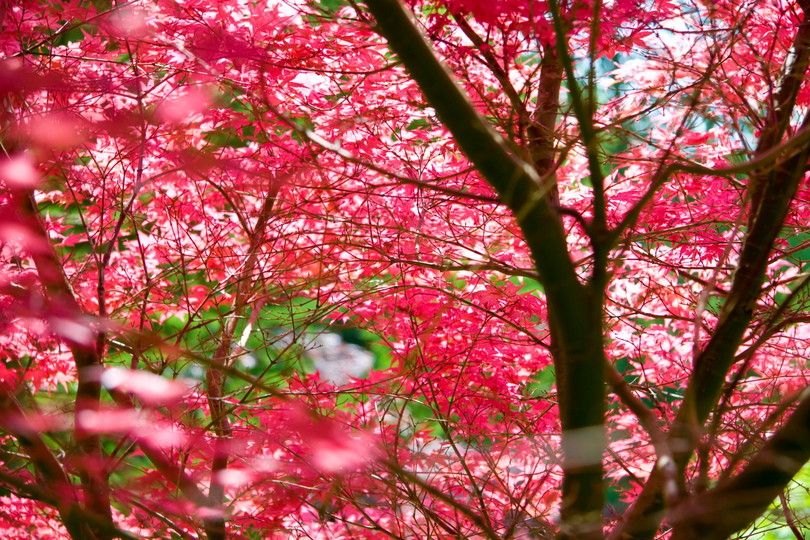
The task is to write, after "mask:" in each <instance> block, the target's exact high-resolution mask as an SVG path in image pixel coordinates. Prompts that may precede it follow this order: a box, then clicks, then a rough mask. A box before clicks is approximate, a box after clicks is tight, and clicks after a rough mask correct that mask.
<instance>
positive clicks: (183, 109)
mask: <svg viewBox="0 0 810 540" xmlns="http://www.w3.org/2000/svg"><path fill="white" fill-rule="evenodd" d="M210 103H211V95H210V93H209V92H207V91H206V90H205V89H203V88H191V89H189V90H188V91H187V92H186V93H185V94H184V95H182V96H179V97H175V98H172V99H170V100H168V101H165V102H163V103H162V104H161V105H160V107H158V110H157V113H156V114H157V117H158V119H159V120H161V121H162V122H166V123H169V124H176V123H180V122H183V121H185V120H186V119H188V118H189V117H190V116H193V115H195V114H197V113H200V112H202V111H204V110H205V109H206V108H207V107H208V105H210Z"/></svg>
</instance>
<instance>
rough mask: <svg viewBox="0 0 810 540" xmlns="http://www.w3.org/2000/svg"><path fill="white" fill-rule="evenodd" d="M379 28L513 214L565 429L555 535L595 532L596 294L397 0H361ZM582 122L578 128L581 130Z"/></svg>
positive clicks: (524, 177) (558, 230)
mask: <svg viewBox="0 0 810 540" xmlns="http://www.w3.org/2000/svg"><path fill="white" fill-rule="evenodd" d="M367 4H368V6H369V9H370V11H371V13H372V14H373V15H374V17H375V19H376V20H377V23H378V25H379V30H380V32H381V33H382V34H383V35H384V36H385V38H386V39H387V40H388V43H389V45H390V46H391V48H392V49H393V51H394V52H395V53H396V54H397V55H398V56H399V58H400V60H401V61H402V64H403V65H404V66H405V67H406V68H407V69H408V71H409V72H410V74H411V76H412V77H413V78H414V80H415V81H416V82H417V84H418V85H419V87H420V88H421V90H422V92H423V93H424V95H425V97H426V98H427V100H428V102H429V103H430V105H431V106H433V108H434V109H435V110H436V113H437V115H438V116H439V118H440V119H441V120H442V122H443V123H444V124H445V125H446V126H447V128H448V129H449V130H450V132H451V133H452V134H453V136H454V137H455V140H456V142H457V143H458V145H459V147H460V148H461V150H462V151H463V152H464V153H465V154H466V156H467V157H468V158H469V159H470V161H472V163H473V164H474V165H475V167H476V168H477V169H478V171H479V172H480V173H481V175H482V176H483V177H484V178H485V179H486V180H487V181H488V182H489V183H490V185H492V187H493V188H495V190H496V191H497V192H498V194H499V196H500V199H501V201H502V202H503V203H504V204H505V205H507V206H508V207H509V208H510V209H511V210H512V212H513V213H514V214H515V216H516V217H517V220H518V222H519V224H520V226H521V229H522V231H523V234H524V236H525V240H526V243H527V244H528V246H529V249H530V251H531V253H532V257H533V259H534V262H535V265H536V267H537V270H538V274H539V276H540V281H541V282H542V283H543V286H544V288H545V292H546V298H547V300H548V310H549V318H550V327H551V328H552V330H555V331H554V332H553V333H554V338H555V339H554V342H555V347H554V348H553V354H554V359H555V365H556V373H557V388H558V391H559V398H560V416H561V422H562V427H563V437H562V447H563V472H564V474H563V494H562V501H563V504H562V509H561V516H562V526H561V527H562V536H563V537H564V538H574V537H576V538H580V539H590V538H594V539H595V538H601V536H602V532H601V528H602V524H601V520H602V505H603V488H604V480H603V477H602V454H603V451H604V448H605V440H604V439H605V437H604V425H603V422H604V409H605V384H604V370H603V369H602V367H603V364H604V351H603V349H602V321H601V310H602V300H601V299H602V291H601V290H597V289H596V288H592V287H586V286H583V285H582V284H580V282H579V280H578V277H577V275H576V273H575V271H574V265H573V263H572V261H571V258H570V256H569V253H568V246H567V242H566V237H565V232H564V229H563V227H562V221H561V219H560V216H559V214H558V213H557V211H556V209H555V208H554V206H553V205H552V203H551V201H550V200H549V198H548V197H546V196H545V195H546V192H545V190H544V187H543V186H542V185H541V178H540V175H539V174H538V172H537V171H536V170H535V169H534V168H533V167H532V166H531V165H529V164H528V163H526V162H524V161H523V160H521V159H519V158H518V157H517V156H515V155H514V154H512V153H511V152H510V150H509V148H508V147H507V145H506V144H505V142H504V141H503V138H502V137H501V136H500V135H498V134H497V133H495V132H494V131H493V130H492V128H491V127H490V126H489V125H488V124H487V123H486V122H485V121H484V120H483V118H482V117H481V116H480V115H479V114H478V113H477V112H476V110H475V109H474V108H473V106H472V105H471V104H470V102H469V100H468V99H467V98H466V97H465V95H464V93H463V92H462V91H461V90H460V89H459V87H458V85H457V84H456V83H455V82H454V80H453V77H452V76H451V75H450V73H449V72H448V71H447V69H446V68H445V67H444V66H442V64H441V63H440V62H439V61H438V59H437V58H436V56H435V54H434V53H433V51H432V50H431V47H430V45H429V44H428V43H427V42H426V41H425V39H424V37H423V36H422V35H421V34H420V33H419V30H418V29H417V27H416V25H415V24H414V22H413V21H412V20H411V17H410V15H409V13H408V12H407V11H406V10H405V9H404V8H403V7H402V5H401V4H400V2H398V1H397V0H367ZM583 129H586V128H585V127H583Z"/></svg>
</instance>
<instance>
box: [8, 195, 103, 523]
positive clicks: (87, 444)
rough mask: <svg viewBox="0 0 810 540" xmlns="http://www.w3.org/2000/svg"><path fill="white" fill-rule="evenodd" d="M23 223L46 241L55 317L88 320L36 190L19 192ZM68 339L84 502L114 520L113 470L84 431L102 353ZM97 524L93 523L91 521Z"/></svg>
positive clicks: (40, 257) (44, 274)
mask: <svg viewBox="0 0 810 540" xmlns="http://www.w3.org/2000/svg"><path fill="white" fill-rule="evenodd" d="M15 195H16V198H17V207H18V208H19V211H20V214H21V215H20V221H21V222H22V223H24V224H25V225H26V226H27V227H28V228H29V230H31V231H32V233H33V234H34V236H35V238H37V240H39V243H40V244H41V245H38V246H37V247H36V248H35V249H32V250H31V258H32V259H33V260H34V265H35V266H36V269H37V273H38V274H39V279H40V282H41V283H42V286H43V288H44V290H45V293H46V296H47V299H48V309H49V311H50V315H51V316H52V317H54V318H55V319H57V320H58V319H65V320H68V321H71V322H73V323H76V324H84V322H83V321H81V318H82V317H83V316H84V313H83V311H82V309H81V307H80V306H79V304H78V302H77V301H76V298H75V297H74V295H73V291H72V289H71V287H70V284H69V283H68V281H67V278H66V277H65V274H64V272H63V270H62V265H61V262H60V261H59V259H58V257H57V255H56V252H55V251H54V250H53V247H52V246H51V245H50V244H49V243H48V241H47V238H48V236H47V234H46V232H45V228H44V227H43V225H42V223H41V222H40V220H39V215H38V213H37V209H36V203H35V202H34V199H33V196H32V195H31V194H30V193H22V192H20V193H16V194H15ZM88 332H89V334H91V335H92V336H94V337H97V335H98V333H97V332H96V331H95V330H91V329H89V328H88ZM61 337H62V340H63V341H64V342H65V344H66V345H67V346H68V348H69V349H70V352H71V353H72V355H73V359H74V361H75V363H76V372H77V378H78V388H77V390H76V411H75V418H76V422H75V425H76V429H75V434H76V440H77V443H78V446H79V448H80V450H81V454H82V458H83V460H84V462H85V463H84V464H83V466H82V470H81V474H80V476H81V480H82V487H83V491H84V504H85V505H86V507H87V508H86V511H87V512H89V513H91V514H94V515H95V516H96V517H97V518H98V521H100V522H108V523H111V522H112V513H111V510H110V492H109V486H108V484H107V472H106V468H105V465H104V463H103V460H104V454H103V451H102V448H101V444H100V441H99V437H98V435H96V434H92V433H86V432H84V431H83V430H82V428H81V425H82V422H81V416H82V413H83V412H84V411H88V410H93V409H97V408H98V406H99V399H100V396H101V383H100V379H99V377H98V375H99V373H98V370H99V369H101V367H102V363H101V359H100V358H99V356H98V349H97V348H96V345H97V344H96V341H95V339H87V340H81V339H76V340H74V339H71V338H70V337H68V336H64V335H62V336H61ZM90 526H91V527H92V526H93V525H92V524H91V525H90ZM94 528H95V529H96V530H95V534H96V535H97V536H99V537H100V538H104V537H106V536H108V535H107V534H106V533H105V532H104V529H103V528H96V527H94Z"/></svg>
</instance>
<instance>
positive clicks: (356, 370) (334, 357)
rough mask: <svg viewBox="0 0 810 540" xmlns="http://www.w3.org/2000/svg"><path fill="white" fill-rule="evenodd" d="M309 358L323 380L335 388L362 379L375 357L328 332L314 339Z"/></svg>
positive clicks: (337, 335)
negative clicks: (352, 380) (356, 378)
mask: <svg viewBox="0 0 810 540" xmlns="http://www.w3.org/2000/svg"><path fill="white" fill-rule="evenodd" d="M308 355H309V357H310V358H311V359H312V362H313V363H314V364H315V369H317V370H318V374H320V376H321V379H323V380H325V381H329V382H331V383H332V384H334V385H335V386H340V385H343V384H346V383H347V382H349V380H351V379H352V378H355V377H362V376H363V375H365V374H366V373H368V372H369V370H370V369H371V367H372V366H373V365H374V355H373V354H371V353H370V352H368V351H367V350H365V349H364V348H362V347H360V346H359V345H355V344H354V343H346V342H344V341H343V340H342V339H341V337H340V335H339V334H335V333H332V332H327V333H323V334H318V335H316V336H314V337H313V338H312V341H311V348H310V349H309V351H308Z"/></svg>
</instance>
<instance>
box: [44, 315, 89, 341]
mask: <svg viewBox="0 0 810 540" xmlns="http://www.w3.org/2000/svg"><path fill="white" fill-rule="evenodd" d="M48 326H50V328H51V330H53V332H54V333H55V334H56V335H58V336H59V337H61V338H63V339H66V340H68V341H72V342H73V343H78V344H79V345H84V346H90V345H92V344H93V343H94V342H95V340H96V332H95V330H93V329H92V328H91V327H90V326H89V324H87V323H86V322H83V321H80V320H76V319H72V318H65V317H49V318H48Z"/></svg>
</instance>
